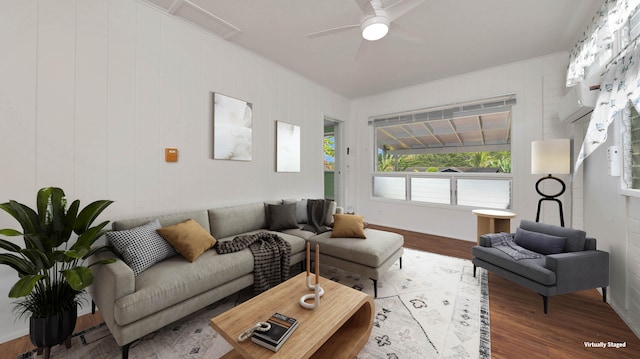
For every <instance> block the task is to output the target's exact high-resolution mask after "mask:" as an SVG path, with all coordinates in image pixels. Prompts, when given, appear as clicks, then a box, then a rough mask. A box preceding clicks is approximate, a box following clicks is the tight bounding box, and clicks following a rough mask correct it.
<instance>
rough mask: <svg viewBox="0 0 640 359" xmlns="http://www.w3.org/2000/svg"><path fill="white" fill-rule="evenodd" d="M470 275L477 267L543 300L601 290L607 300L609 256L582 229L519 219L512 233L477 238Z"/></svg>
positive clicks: (545, 301) (604, 299) (546, 304)
mask: <svg viewBox="0 0 640 359" xmlns="http://www.w3.org/2000/svg"><path fill="white" fill-rule="evenodd" d="M471 252H472V254H473V259H472V262H473V275H474V277H475V275H476V267H482V268H485V269H486V270H488V271H490V272H494V273H496V274H498V275H500V276H502V277H504V278H506V279H508V280H511V281H513V282H515V283H518V284H520V285H522V286H524V287H527V288H529V289H531V290H534V291H536V292H538V293H539V294H540V295H541V296H542V298H543V305H544V313H545V314H546V313H547V308H548V298H549V297H550V296H553V295H560V294H566V293H571V292H575V291H580V290H586V289H591V288H598V287H600V288H602V300H603V301H605V302H606V301H607V286H608V285H609V253H607V252H604V251H600V250H597V249H596V239H595V238H589V237H586V233H585V232H584V231H581V230H578V229H572V228H565V227H559V226H555V225H550V224H544V223H537V222H531V221H526V220H523V221H522V222H520V227H519V228H518V229H517V231H516V233H512V234H506V233H496V234H485V235H482V236H480V241H479V245H477V246H474V247H473V248H472V250H471Z"/></svg>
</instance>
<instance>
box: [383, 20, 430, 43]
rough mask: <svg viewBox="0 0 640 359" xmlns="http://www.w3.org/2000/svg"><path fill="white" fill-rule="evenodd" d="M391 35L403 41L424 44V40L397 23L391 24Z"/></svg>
mask: <svg viewBox="0 0 640 359" xmlns="http://www.w3.org/2000/svg"><path fill="white" fill-rule="evenodd" d="M389 34H390V35H391V36H393V37H397V38H400V39H403V40H407V41H410V42H413V43H416V44H422V43H424V39H423V38H421V37H420V36H418V35H416V34H415V33H413V32H411V31H409V30H407V29H405V28H404V27H402V26H400V25H398V24H397V23H395V22H394V23H393V24H391V29H390V30H389Z"/></svg>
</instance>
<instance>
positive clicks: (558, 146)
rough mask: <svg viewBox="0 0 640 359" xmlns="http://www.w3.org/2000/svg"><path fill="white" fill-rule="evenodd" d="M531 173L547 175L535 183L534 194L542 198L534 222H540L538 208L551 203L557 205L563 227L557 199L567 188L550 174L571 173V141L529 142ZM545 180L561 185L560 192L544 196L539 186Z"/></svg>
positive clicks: (559, 202)
mask: <svg viewBox="0 0 640 359" xmlns="http://www.w3.org/2000/svg"><path fill="white" fill-rule="evenodd" d="M531 173H532V174H547V175H548V176H546V177H542V178H540V179H539V180H538V182H536V192H538V194H539V195H541V196H542V198H540V200H539V201H538V211H537V212H536V222H539V221H540V206H541V205H542V202H544V201H552V202H556V203H557V204H558V210H559V211H560V225H561V226H562V227H564V214H563V211H562V202H561V201H560V200H559V199H558V197H560V196H561V195H562V194H563V193H564V191H565V190H566V189H567V186H566V185H565V184H564V182H563V181H562V180H561V179H560V178H558V177H554V176H552V175H551V174H569V173H571V140H569V139H554V140H541V141H533V142H531ZM545 180H553V181H557V182H559V183H560V185H561V189H560V191H558V193H554V194H546V193H544V192H542V190H541V189H540V184H541V183H542V182H543V181H545Z"/></svg>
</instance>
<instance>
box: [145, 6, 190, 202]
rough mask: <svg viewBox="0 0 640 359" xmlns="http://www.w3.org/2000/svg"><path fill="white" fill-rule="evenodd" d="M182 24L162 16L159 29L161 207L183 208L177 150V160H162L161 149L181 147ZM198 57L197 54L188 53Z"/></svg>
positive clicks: (157, 157)
mask: <svg viewBox="0 0 640 359" xmlns="http://www.w3.org/2000/svg"><path fill="white" fill-rule="evenodd" d="M181 29H182V26H180V24H178V23H176V22H175V21H172V20H171V19H169V18H166V17H162V19H161V30H160V34H161V35H160V38H161V44H160V63H159V73H160V79H159V88H158V89H159V94H158V96H159V99H160V101H159V103H158V105H159V114H158V127H159V130H160V138H159V147H160V148H158V150H157V152H156V154H155V157H156V159H157V160H159V161H160V170H159V177H158V179H157V180H158V182H159V186H160V188H161V189H163V190H160V189H159V191H161V194H160V201H161V202H162V204H161V207H165V208H166V207H171V206H173V207H175V208H184V204H183V203H182V183H181V178H180V177H181V176H180V172H181V170H182V168H183V165H182V162H181V161H180V159H181V158H180V157H181V156H180V152H178V162H171V163H168V162H165V161H164V148H166V147H177V148H178V151H180V149H181V147H182V141H181V137H182V136H181V135H182V133H181V132H182V127H183V125H184V124H183V122H182V116H181V112H182V110H181V108H182V92H181V90H182V66H181V62H182V54H183V45H182V30H181ZM189 56H197V54H194V55H192V54H189Z"/></svg>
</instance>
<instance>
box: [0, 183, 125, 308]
mask: <svg viewBox="0 0 640 359" xmlns="http://www.w3.org/2000/svg"><path fill="white" fill-rule="evenodd" d="M111 203H113V201H108V200H99V201H95V202H92V203H90V204H89V205H87V206H86V207H84V208H83V209H80V201H79V200H75V201H73V202H72V203H71V205H70V206H69V207H68V208H67V200H66V197H65V194H64V191H63V190H62V189H60V188H56V187H47V188H42V189H41V190H39V191H38V195H37V201H36V206H37V208H36V210H33V209H31V208H29V207H28V206H26V205H24V204H22V203H19V202H16V201H13V200H10V201H9V202H6V203H1V204H0V209H2V210H4V211H5V212H7V213H8V214H10V215H11V216H12V217H13V218H15V219H16V220H17V221H18V223H20V226H21V227H22V231H18V230H15V229H8V228H7V229H0V235H3V236H7V237H15V236H22V237H23V239H24V247H21V246H19V245H17V244H15V243H13V242H11V241H8V240H5V239H0V248H2V249H4V250H5V251H6V252H5V253H0V264H4V265H7V266H9V267H11V268H13V269H15V270H16V272H18V277H19V279H18V281H17V282H16V283H15V284H14V285H13V287H12V288H11V290H10V291H9V297H10V298H19V300H18V301H17V302H16V305H17V307H16V311H17V312H18V314H19V316H25V315H28V314H30V316H31V317H35V318H46V317H49V316H52V315H56V314H60V313H62V312H63V311H66V310H70V309H72V307H74V306H76V305H78V304H79V301H80V298H81V296H80V294H81V293H82V292H83V291H84V289H85V288H86V287H87V286H89V285H91V284H92V283H93V275H92V273H91V270H90V269H89V267H88V266H85V265H84V262H85V260H86V259H87V258H88V257H89V256H91V255H93V254H95V253H98V252H100V251H102V250H104V249H106V248H105V246H95V247H94V244H95V242H96V240H97V239H98V238H100V236H102V234H103V233H104V230H103V229H104V227H105V226H106V225H107V224H108V223H109V221H104V222H102V223H100V224H98V225H95V226H92V225H93V222H94V221H95V220H96V218H97V217H98V216H99V215H100V213H102V211H104V210H105V208H107V207H108V206H109V205H110V204H111ZM74 233H75V235H73V234H74ZM72 238H74V239H75V242H73V243H70V242H71V239H72ZM111 262H113V260H111V259H108V260H103V261H98V262H96V263H93V264H92V265H95V264H103V263H111Z"/></svg>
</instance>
